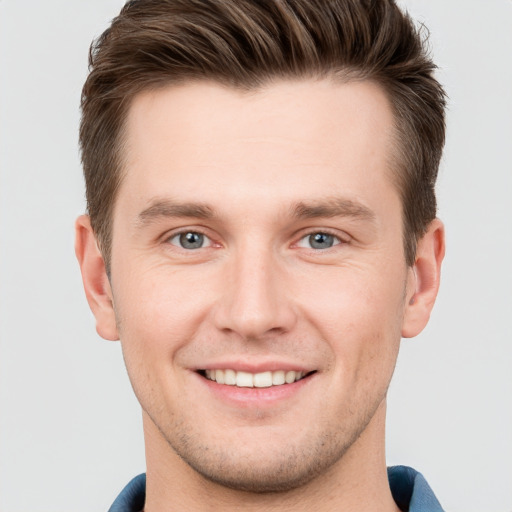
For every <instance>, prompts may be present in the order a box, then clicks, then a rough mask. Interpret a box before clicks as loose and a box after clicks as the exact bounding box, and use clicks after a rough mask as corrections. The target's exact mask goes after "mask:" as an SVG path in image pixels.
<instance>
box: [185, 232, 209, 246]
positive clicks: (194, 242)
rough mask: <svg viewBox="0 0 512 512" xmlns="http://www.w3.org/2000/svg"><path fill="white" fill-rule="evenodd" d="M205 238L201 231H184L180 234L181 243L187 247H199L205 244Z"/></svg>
mask: <svg viewBox="0 0 512 512" xmlns="http://www.w3.org/2000/svg"><path fill="white" fill-rule="evenodd" d="M203 238H204V237H203V235H201V233H193V232H189V233H183V234H182V235H180V244H181V246H182V247H183V248H185V249H199V248H200V247H202V245H203Z"/></svg>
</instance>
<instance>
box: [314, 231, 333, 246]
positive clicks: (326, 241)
mask: <svg viewBox="0 0 512 512" xmlns="http://www.w3.org/2000/svg"><path fill="white" fill-rule="evenodd" d="M309 243H310V244H311V247H313V249H328V248H329V247H332V245H333V243H334V237H333V236H332V235H329V234H327V233H315V234H314V235H311V236H310V237H309Z"/></svg>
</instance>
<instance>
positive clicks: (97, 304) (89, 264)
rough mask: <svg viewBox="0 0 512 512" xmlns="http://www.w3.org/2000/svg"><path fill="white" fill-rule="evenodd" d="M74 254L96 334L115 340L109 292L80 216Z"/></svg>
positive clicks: (85, 222) (97, 253) (99, 259)
mask: <svg viewBox="0 0 512 512" xmlns="http://www.w3.org/2000/svg"><path fill="white" fill-rule="evenodd" d="M75 254H76V257H77V259H78V263H79V265H80V270H81V272H82V281H83V283H84V290H85V296H86V297H87V302H88V303H89V307H90V308H91V311H92V313H93V315H94V317H95V318H96V331H97V332H98V334H99V335H100V336H101V337H102V338H105V339H106V340H112V341H115V340H118V339H119V334H118V332H117V324H116V316H115V313H114V303H113V298H112V289H111V287H110V282H109V280H108V276H107V272H106V269H105V261H104V260H103V256H102V255H101V252H100V250H99V248H98V244H97V242H96V236H95V235H94V232H93V230H92V227H91V221H90V218H89V216H88V215H81V216H80V217H78V219H77V220H76V222H75Z"/></svg>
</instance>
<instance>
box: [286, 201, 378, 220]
mask: <svg viewBox="0 0 512 512" xmlns="http://www.w3.org/2000/svg"><path fill="white" fill-rule="evenodd" d="M292 212H293V216H294V217H297V218H299V219H313V218H318V217H352V218H354V219H359V220H364V221H370V222H375V220H376V216H375V212H373V211H372V210H371V209H370V208H368V207H367V206H365V205H363V204H361V203H358V202H356V201H353V200H351V199H345V198H340V197H333V198H329V199H325V200H321V201H318V202H312V203H304V202H299V203H297V204H296V205H295V206H293V207H292Z"/></svg>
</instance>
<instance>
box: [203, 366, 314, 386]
mask: <svg viewBox="0 0 512 512" xmlns="http://www.w3.org/2000/svg"><path fill="white" fill-rule="evenodd" d="M205 374H206V377H207V378H208V379H210V380H214V381H216V382H217V383H218V384H227V385H228V386H238V387H242V388H268V387H270V386H280V385H281V384H285V383H286V384H291V383H292V382H295V381H297V380H299V379H302V377H304V372H295V371H293V370H291V371H284V370H278V371H276V372H262V373H249V372H237V371H235V370H205Z"/></svg>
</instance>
